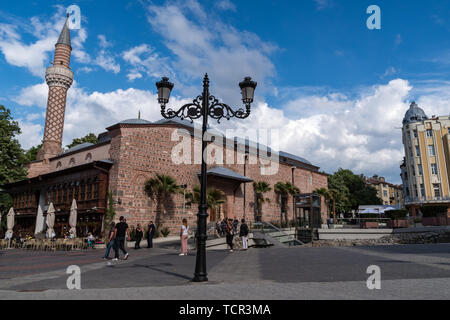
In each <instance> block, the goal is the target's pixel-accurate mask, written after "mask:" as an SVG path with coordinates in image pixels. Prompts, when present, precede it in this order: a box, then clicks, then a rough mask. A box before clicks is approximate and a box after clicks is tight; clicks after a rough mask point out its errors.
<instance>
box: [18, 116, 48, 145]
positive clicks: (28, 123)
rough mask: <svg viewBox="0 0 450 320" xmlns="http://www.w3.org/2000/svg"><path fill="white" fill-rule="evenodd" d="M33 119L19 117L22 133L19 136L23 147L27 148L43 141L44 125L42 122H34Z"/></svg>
mask: <svg viewBox="0 0 450 320" xmlns="http://www.w3.org/2000/svg"><path fill="white" fill-rule="evenodd" d="M32 121H33V120H31V119H30V120H29V119H27V120H23V119H18V122H19V126H20V129H21V130H22V133H21V134H20V135H19V136H18V139H19V142H20V144H21V145H22V148H23V149H25V150H28V149H30V148H31V147H34V146H37V145H39V144H41V143H42V134H43V132H44V127H43V126H42V125H41V124H37V123H34V122H32Z"/></svg>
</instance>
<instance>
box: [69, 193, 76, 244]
mask: <svg viewBox="0 0 450 320" xmlns="http://www.w3.org/2000/svg"><path fill="white" fill-rule="evenodd" d="M69 225H70V231H69V233H70V236H71V238H76V237H77V202H76V200H75V199H73V201H72V207H71V208H70V217H69Z"/></svg>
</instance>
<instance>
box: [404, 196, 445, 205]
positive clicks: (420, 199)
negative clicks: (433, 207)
mask: <svg viewBox="0 0 450 320" xmlns="http://www.w3.org/2000/svg"><path fill="white" fill-rule="evenodd" d="M430 202H450V197H405V204H412V203H430Z"/></svg>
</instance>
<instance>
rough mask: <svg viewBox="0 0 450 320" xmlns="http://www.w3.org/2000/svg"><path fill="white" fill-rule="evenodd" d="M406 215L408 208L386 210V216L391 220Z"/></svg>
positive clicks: (403, 217)
mask: <svg viewBox="0 0 450 320" xmlns="http://www.w3.org/2000/svg"><path fill="white" fill-rule="evenodd" d="M407 216H408V210H391V211H386V218H389V219H391V220H402V219H405V218H406V217H407Z"/></svg>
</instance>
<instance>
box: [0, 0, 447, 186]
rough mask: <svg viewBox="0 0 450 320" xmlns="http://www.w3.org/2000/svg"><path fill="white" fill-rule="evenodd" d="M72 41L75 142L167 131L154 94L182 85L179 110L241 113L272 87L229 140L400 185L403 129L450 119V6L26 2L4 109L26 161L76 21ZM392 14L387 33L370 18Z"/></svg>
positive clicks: (7, 48)
mask: <svg viewBox="0 0 450 320" xmlns="http://www.w3.org/2000/svg"><path fill="white" fill-rule="evenodd" d="M71 4H76V5H78V6H79V7H80V8H81V13H82V17H83V20H82V29H81V30H72V40H73V48H74V51H73V54H72V63H71V67H72V69H73V71H74V73H75V81H76V82H75V84H74V86H73V87H72V88H71V89H70V91H69V99H68V106H67V112H66V127H65V132H64V140H65V142H66V143H69V142H70V141H71V139H72V138H74V137H77V136H82V135H84V134H85V133H87V132H95V133H100V132H102V131H103V130H104V128H105V127H106V126H108V125H111V124H113V123H114V122H116V121H120V120H123V119H124V118H133V117H136V115H137V113H138V110H142V114H143V117H144V118H146V119H148V120H152V121H153V120H158V118H159V116H158V105H157V103H156V101H154V100H155V99H154V91H155V90H154V83H155V81H156V80H157V79H158V78H159V77H160V76H162V75H169V76H170V78H171V80H173V81H174V82H175V84H176V86H175V90H174V96H175V98H174V100H173V103H174V104H180V103H182V102H184V101H187V100H186V99H190V98H192V97H193V96H195V95H197V94H198V93H199V92H200V90H201V87H200V85H201V78H202V76H203V74H204V73H205V72H208V73H209V74H210V77H211V80H212V85H213V90H214V93H215V94H216V95H217V96H218V97H221V98H223V99H224V100H225V101H226V102H230V103H231V104H234V105H239V103H240V101H239V98H240V97H239V90H238V86H237V83H238V82H239V81H240V80H241V79H242V78H243V77H244V76H246V75H250V76H252V77H253V78H255V80H257V81H258V83H259V86H258V89H257V95H258V96H257V101H256V102H255V104H254V112H253V115H252V117H251V118H250V119H248V120H246V121H242V122H233V123H232V122H230V123H226V124H223V125H222V126H218V128H219V129H227V128H245V127H255V126H257V127H258V128H264V129H276V130H280V132H282V136H283V139H281V146H280V147H281V148H282V149H284V150H286V151H289V152H291V153H295V154H298V155H300V156H302V157H305V158H307V159H309V160H310V161H311V162H313V163H315V164H317V165H319V166H321V167H322V168H323V169H324V170H326V171H328V172H333V171H335V170H336V169H338V168H339V167H345V168H350V169H352V170H354V171H355V172H358V173H364V174H366V175H372V174H379V175H384V176H386V177H387V178H388V179H390V180H391V181H392V182H397V183H398V182H400V178H399V174H400V171H399V168H398V165H399V162H400V161H401V159H402V157H403V148H402V144H401V134H400V130H398V129H396V128H397V127H400V126H401V121H402V117H403V115H404V113H405V112H406V110H407V108H408V105H409V103H410V102H411V101H412V100H417V101H418V103H419V105H420V106H422V107H423V108H424V110H425V112H426V113H429V115H431V114H437V115H440V114H441V115H443V114H448V113H449V110H450V108H449V102H450V94H449V92H450V90H449V88H450V36H449V35H450V15H449V12H450V1H449V0H433V1H427V2H425V1H410V2H406V1H401V0H389V1H380V0H377V1H365V0H301V1H298V0H297V1H283V2H280V1H268V0H267V1H265V0H261V1H232V0H222V1H214V2H213V1H196V0H188V1H103V0H96V1H90V0H85V1H75V2H71V1H70V2H69V1H20V2H5V1H3V2H1V4H0V72H1V74H2V77H0V103H1V104H4V105H5V106H7V107H9V108H11V109H12V110H13V113H14V116H15V117H16V118H17V119H19V121H20V123H21V125H22V127H23V131H24V133H23V135H22V136H21V138H20V141H21V143H22V144H23V146H24V147H25V148H28V147H30V146H32V145H35V144H37V143H39V141H40V140H41V139H42V131H43V124H44V121H45V119H44V113H45V104H46V94H47V88H46V85H45V84H44V72H45V67H47V66H48V65H49V63H50V61H51V59H52V55H53V48H54V43H55V42H56V38H57V36H58V33H59V30H60V29H61V27H62V24H63V22H64V18H65V10H66V8H67V7H68V6H69V5H71ZM372 4H376V5H378V6H379V7H380V8H381V30H369V29H368V28H367V27H366V20H367V18H368V17H369V15H368V14H367V13H366V9H367V7H368V6H369V5H372Z"/></svg>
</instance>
